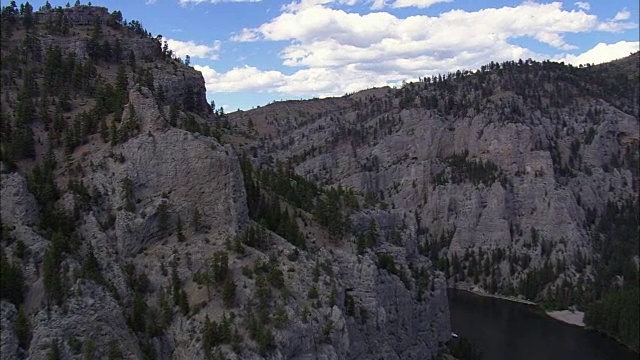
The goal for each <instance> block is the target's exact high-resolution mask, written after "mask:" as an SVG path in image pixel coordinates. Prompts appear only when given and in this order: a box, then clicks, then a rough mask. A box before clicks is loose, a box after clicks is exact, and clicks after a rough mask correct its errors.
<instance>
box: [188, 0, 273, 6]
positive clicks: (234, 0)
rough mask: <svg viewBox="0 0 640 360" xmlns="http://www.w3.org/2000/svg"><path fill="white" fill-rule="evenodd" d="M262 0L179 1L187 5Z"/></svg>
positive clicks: (257, 0)
mask: <svg viewBox="0 0 640 360" xmlns="http://www.w3.org/2000/svg"><path fill="white" fill-rule="evenodd" d="M260 1H262V0H180V1H179V3H180V5H182V6H186V5H188V4H196V5H198V4H202V3H210V4H219V3H225V2H234V3H242V2H249V3H252V2H260Z"/></svg>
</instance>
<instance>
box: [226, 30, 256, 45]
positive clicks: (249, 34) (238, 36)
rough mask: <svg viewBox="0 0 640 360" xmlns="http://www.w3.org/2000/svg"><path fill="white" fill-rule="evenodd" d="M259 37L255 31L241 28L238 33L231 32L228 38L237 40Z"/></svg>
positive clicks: (244, 40) (245, 40)
mask: <svg viewBox="0 0 640 360" xmlns="http://www.w3.org/2000/svg"><path fill="white" fill-rule="evenodd" d="M258 39H259V37H258V34H257V33H256V32H255V31H251V30H250V29H242V31H240V33H239V34H233V35H232V36H231V37H230V38H229V40H231V41H237V42H250V41H258Z"/></svg>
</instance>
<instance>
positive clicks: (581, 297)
mask: <svg viewBox="0 0 640 360" xmlns="http://www.w3.org/2000/svg"><path fill="white" fill-rule="evenodd" d="M639 58H640V55H639V54H638V53H635V54H632V55H631V56H629V57H627V58H624V59H620V60H617V61H614V62H611V63H607V64H602V65H597V66H589V67H573V66H570V65H565V64H559V63H554V62H550V61H544V62H536V61H532V60H527V61H522V60H521V61H517V62H516V61H511V62H505V63H494V62H492V63H490V64H487V65H486V66H483V67H482V68H481V69H479V70H478V71H475V72H470V71H458V72H456V73H450V74H446V75H444V76H438V77H431V78H424V79H420V82H417V83H408V84H405V85H404V86H402V87H401V88H398V89H396V88H393V89H392V88H380V89H370V90H367V91H363V92H358V93H355V94H352V95H347V96H343V97H340V98H331V99H322V100H319V99H315V100H309V101H295V102H291V101H288V102H279V103H273V104H270V105H268V106H265V107H261V108H259V109H255V110H252V111H247V112H238V113H233V114H231V115H230V119H231V123H232V124H234V125H236V126H237V128H235V129H234V132H232V134H234V135H232V136H231V137H230V141H232V142H233V143H235V144H237V146H238V147H239V148H241V149H243V151H244V152H246V153H249V154H253V156H254V157H256V161H257V162H258V163H260V164H264V166H267V167H269V166H273V165H272V164H274V163H278V162H279V163H282V164H286V165H285V166H286V168H288V169H290V171H291V172H293V173H295V174H297V175H298V176H301V177H304V178H306V179H308V180H310V181H312V182H314V183H316V184H319V185H321V186H324V187H336V186H340V187H342V188H350V189H357V190H358V191H360V192H361V193H364V194H366V196H367V198H368V199H370V201H371V202H372V203H376V204H377V205H376V206H377V207H378V208H384V209H387V211H389V212H391V214H392V215H393V219H396V220H395V221H392V222H391V223H392V225H388V226H390V228H391V229H394V228H395V229H403V230H409V233H411V236H409V237H406V238H404V239H403V241H401V242H399V243H398V245H400V246H401V247H402V248H404V249H405V250H407V251H414V252H416V253H419V254H421V255H423V256H427V257H429V258H430V259H431V261H432V263H433V264H435V265H436V266H437V267H438V269H439V270H441V271H442V272H443V273H444V274H445V277H446V278H447V282H448V286H451V287H457V288H463V289H473V290H477V291H480V292H489V293H496V294H502V295H509V296H518V297H524V298H527V299H529V300H533V301H536V302H540V303H542V304H544V306H545V307H550V308H567V307H569V306H577V307H578V308H579V309H581V310H583V311H584V310H588V311H587V314H586V320H587V323H588V325H590V326H592V327H595V328H596V329H599V330H602V331H604V332H607V333H608V334H610V335H612V336H614V337H616V338H618V339H621V340H623V341H624V342H625V343H627V344H629V345H630V346H631V347H633V348H635V349H638V344H639V343H638V331H637V328H638V306H637V305H638V301H639V300H638V264H639V259H638V188H639V185H640V184H639V182H638V167H639V152H638V146H639V132H640V131H639V122H638V94H639V91H638V73H639ZM312 212H313V210H312ZM378 224H380V221H378ZM387 224H389V223H387ZM383 226H384V225H383ZM389 231H391V230H389ZM346 234H347V236H344V237H343V239H342V241H346V242H348V241H349V236H348V235H349V234H350V235H351V241H357V240H354V239H353V237H354V236H355V237H357V236H358V232H357V231H353V230H352V231H350V232H347V233H346Z"/></svg>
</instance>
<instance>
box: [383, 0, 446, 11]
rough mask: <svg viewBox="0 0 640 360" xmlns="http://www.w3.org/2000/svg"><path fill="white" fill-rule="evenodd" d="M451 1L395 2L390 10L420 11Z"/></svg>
mask: <svg viewBox="0 0 640 360" xmlns="http://www.w3.org/2000/svg"><path fill="white" fill-rule="evenodd" d="M452 1H453V0H396V1H395V2H394V3H393V4H391V7H392V8H404V7H411V6H414V7H417V8H420V9H426V8H428V7H429V6H431V5H433V4H437V3H448V2H452Z"/></svg>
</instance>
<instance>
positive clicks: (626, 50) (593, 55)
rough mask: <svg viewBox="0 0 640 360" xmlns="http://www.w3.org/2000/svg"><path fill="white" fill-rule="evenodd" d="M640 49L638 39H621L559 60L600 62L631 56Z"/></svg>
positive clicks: (577, 63)
mask: <svg viewBox="0 0 640 360" xmlns="http://www.w3.org/2000/svg"><path fill="white" fill-rule="evenodd" d="M638 50H640V42H638V41H635V42H633V41H619V42H617V43H614V44H605V43H599V44H598V45H596V46H594V47H593V48H591V49H589V50H587V51H585V52H583V53H582V54H578V55H566V56H563V57H560V58H558V59H557V60H558V61H564V62H566V63H569V64H573V65H581V64H582V65H584V64H600V63H604V62H608V61H612V60H616V59H620V58H623V57H625V56H629V55H630V54H631V53H635V52H637V51H638Z"/></svg>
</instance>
